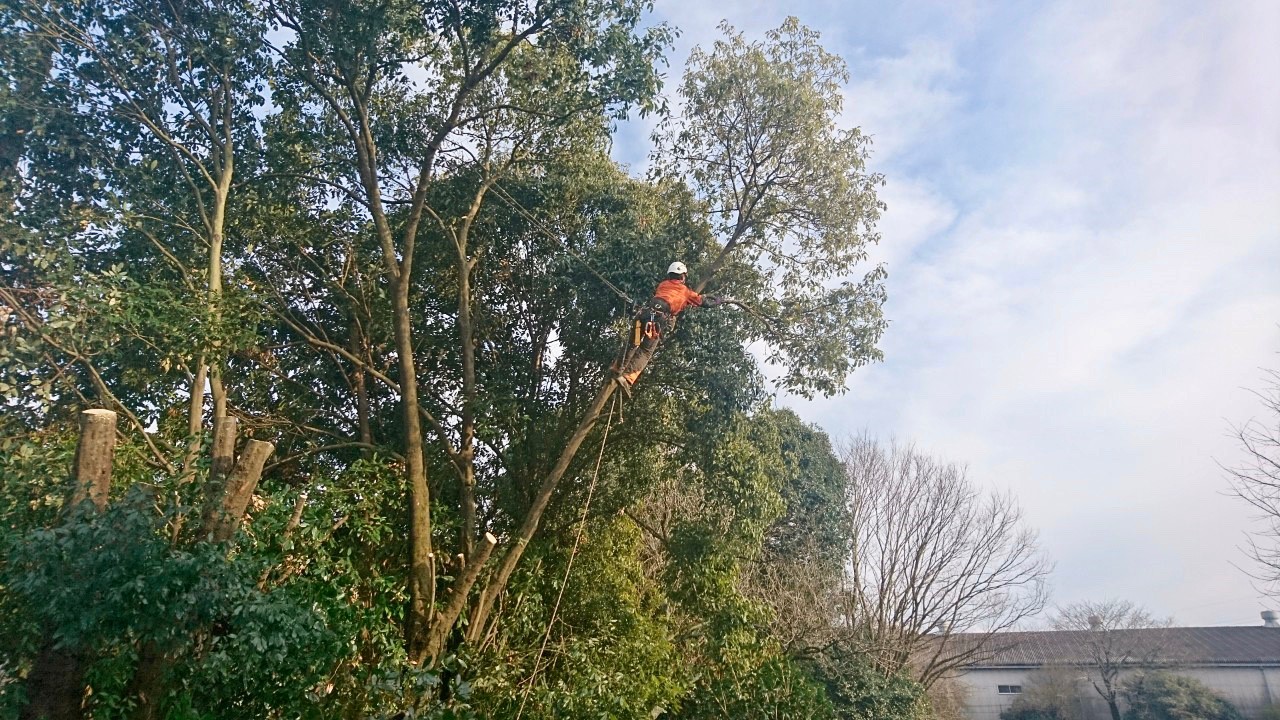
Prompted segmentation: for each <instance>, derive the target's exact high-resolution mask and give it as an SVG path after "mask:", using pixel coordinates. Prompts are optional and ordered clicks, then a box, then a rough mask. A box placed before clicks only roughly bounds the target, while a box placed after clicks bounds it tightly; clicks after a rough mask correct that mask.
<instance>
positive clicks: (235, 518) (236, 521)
mask: <svg viewBox="0 0 1280 720" xmlns="http://www.w3.org/2000/svg"><path fill="white" fill-rule="evenodd" d="M275 450H276V446H275V445H272V444H271V443H269V442H262V441H261V440H250V441H249V442H247V443H245V446H244V452H242V453H240V461H239V462H237V463H236V466H235V469H233V470H232V471H231V475H230V476H229V477H228V478H227V483H226V490H225V492H223V494H222V502H221V508H220V511H219V513H218V518H217V521H216V522H215V524H214V526H213V529H212V530H213V539H214V541H216V542H226V541H227V540H229V539H231V536H232V535H234V534H235V532H236V528H238V527H239V526H240V521H241V520H242V519H243V518H244V513H245V511H246V510H248V508H249V499H250V498H252V497H253V493H254V491H255V490H257V488H258V481H259V480H261V479H262V466H263V465H265V464H266V462H267V458H269V457H271V453H273V452H275Z"/></svg>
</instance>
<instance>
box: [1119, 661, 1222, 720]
mask: <svg viewBox="0 0 1280 720" xmlns="http://www.w3.org/2000/svg"><path fill="white" fill-rule="evenodd" d="M1120 693H1121V697H1123V698H1124V700H1125V702H1126V703H1128V705H1129V709H1128V710H1127V711H1125V714H1124V718H1125V720H1190V719H1191V718H1195V719H1196V720H1243V718H1244V716H1242V715H1241V714H1240V712H1239V711H1238V710H1236V709H1235V707H1234V706H1233V705H1232V704H1231V703H1229V702H1227V701H1226V700H1223V699H1222V698H1220V697H1218V696H1217V695H1215V694H1214V692H1213V691H1212V690H1210V689H1209V688H1208V687H1206V686H1205V685H1204V683H1202V682H1200V681H1199V680H1196V679H1194V678H1189V677H1183V676H1181V675H1174V674H1172V673H1167V672H1152V673H1143V674H1141V675H1136V676H1134V677H1132V678H1130V679H1129V680H1126V681H1125V683H1124V685H1123V686H1122V687H1121V690H1120Z"/></svg>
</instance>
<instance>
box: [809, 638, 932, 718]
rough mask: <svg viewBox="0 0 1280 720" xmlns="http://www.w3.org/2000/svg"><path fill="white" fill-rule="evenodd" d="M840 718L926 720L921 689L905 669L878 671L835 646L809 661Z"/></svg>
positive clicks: (865, 661)
mask: <svg viewBox="0 0 1280 720" xmlns="http://www.w3.org/2000/svg"><path fill="white" fill-rule="evenodd" d="M808 665H809V666H810V667H811V668H812V670H811V672H812V673H813V675H814V677H815V678H816V679H817V680H818V682H820V683H821V684H822V687H823V689H824V690H825V691H826V696H827V698H828V700H829V701H830V702H831V704H832V706H833V707H834V710H835V714H834V717H837V718H840V719H841V720H880V719H882V720H925V718H928V717H929V713H928V702H927V700H926V699H925V694H924V688H922V687H921V686H920V684H919V683H917V682H916V681H915V680H913V679H912V678H911V677H909V676H908V675H907V674H906V673H905V672H903V673H899V674H897V675H894V676H892V677H887V678H886V677H885V676H884V675H882V674H880V673H879V672H878V671H877V670H876V669H875V666H874V665H873V664H872V663H871V661H870V660H869V659H868V658H867V657H865V656H863V655H861V654H859V653H858V652H856V651H850V650H849V649H848V648H844V647H840V646H836V647H833V648H830V649H828V650H827V651H826V652H823V653H821V654H818V655H817V656H816V657H814V658H813V659H811V660H809V661H808Z"/></svg>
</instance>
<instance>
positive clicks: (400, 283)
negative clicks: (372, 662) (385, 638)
mask: <svg viewBox="0 0 1280 720" xmlns="http://www.w3.org/2000/svg"><path fill="white" fill-rule="evenodd" d="M408 284H409V278H408V277H407V276H406V275H403V274H402V275H401V277H399V278H397V280H396V283H395V285H396V292H395V304H394V306H393V307H394V310H395V339H396V355H398V356H399V361H400V402H401V406H402V409H403V415H402V420H403V422H404V457H405V475H406V479H407V480H408V481H409V617H408V619H407V623H406V627H405V631H406V632H405V635H406V637H405V641H406V642H405V645H406V650H407V651H408V653H409V657H410V658H423V657H425V656H426V651H427V636H428V634H429V632H430V628H431V612H432V608H429V607H427V604H428V602H429V598H430V597H431V593H432V589H433V588H434V586H435V578H434V577H433V573H432V572H431V490H430V488H429V487H428V485H427V470H426V460H425V458H424V457H423V448H422V421H421V419H420V418H419V416H418V410H419V407H418V378H417V374H416V373H417V370H416V368H415V366H414V361H413V334H412V329H411V327H410V315H409V298H408V294H409V288H408Z"/></svg>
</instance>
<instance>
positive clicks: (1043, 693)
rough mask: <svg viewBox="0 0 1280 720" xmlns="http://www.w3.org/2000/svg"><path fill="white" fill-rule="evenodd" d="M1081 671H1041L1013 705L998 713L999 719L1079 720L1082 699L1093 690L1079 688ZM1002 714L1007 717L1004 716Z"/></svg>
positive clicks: (1046, 668)
mask: <svg viewBox="0 0 1280 720" xmlns="http://www.w3.org/2000/svg"><path fill="white" fill-rule="evenodd" d="M1079 677H1080V671H1079V669H1078V668H1073V667H1058V668H1053V667H1045V668H1041V669H1040V671H1039V672H1037V673H1036V676H1035V677H1034V678H1033V679H1032V681H1031V682H1030V683H1029V684H1028V685H1027V686H1026V687H1025V688H1024V691H1023V693H1022V694H1021V695H1019V696H1018V697H1017V699H1015V700H1014V701H1013V705H1012V706H1011V707H1010V708H1009V709H1007V710H1005V712H1004V713H1001V715H1000V717H1001V718H1002V720H1037V718H1043V719H1044V720H1081V719H1082V713H1083V707H1084V706H1083V705H1082V703H1083V699H1082V698H1083V697H1085V696H1087V695H1089V694H1092V693H1093V689H1092V688H1089V687H1088V686H1087V685H1081V682H1083V681H1081V680H1079ZM1005 713H1008V714H1009V717H1008V718H1006V717H1005Z"/></svg>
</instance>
